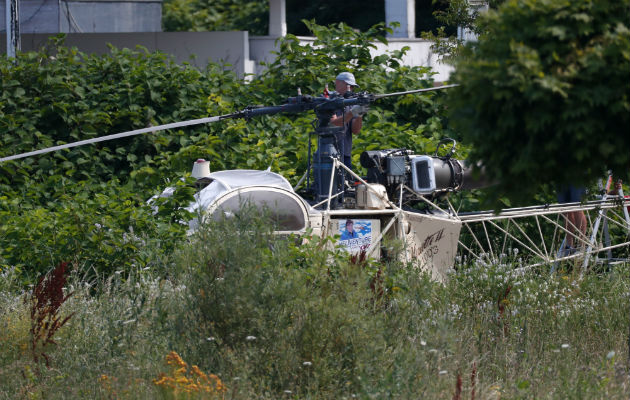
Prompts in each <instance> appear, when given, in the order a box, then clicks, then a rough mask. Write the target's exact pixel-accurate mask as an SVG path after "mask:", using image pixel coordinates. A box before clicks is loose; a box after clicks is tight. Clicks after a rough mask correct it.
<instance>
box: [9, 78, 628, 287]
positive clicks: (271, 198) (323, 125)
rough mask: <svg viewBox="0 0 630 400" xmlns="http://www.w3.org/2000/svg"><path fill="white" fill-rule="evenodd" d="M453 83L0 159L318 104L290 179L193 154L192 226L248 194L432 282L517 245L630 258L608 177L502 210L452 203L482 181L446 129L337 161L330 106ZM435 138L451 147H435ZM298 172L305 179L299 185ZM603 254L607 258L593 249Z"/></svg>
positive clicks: (534, 255)
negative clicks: (577, 214)
mask: <svg viewBox="0 0 630 400" xmlns="http://www.w3.org/2000/svg"><path fill="white" fill-rule="evenodd" d="M454 86H456V85H444V86H438V87H433V88H424V89H417V90H410V91H405V92H396V93H387V94H371V93H369V92H365V91H364V92H357V93H354V92H349V93H346V94H345V95H343V96H342V95H339V94H337V93H334V92H333V93H331V94H329V95H321V96H310V95H302V94H301V92H300V91H299V90H298V94H297V96H295V97H289V98H288V99H287V100H286V102H285V103H283V104H280V105H271V106H249V107H246V108H245V109H243V110H240V111H236V112H233V113H230V114H225V115H220V116H211V117H207V118H201V119H195V120H188V121H181V122H176V123H170V124H165V125H159V126H152V127H148V128H142V129H137V130H132V131H127V132H122V133H118V134H113V135H107V136H102V137H96V138H92V139H88V140H83V141H78V142H73V143H68V144H63V145H59V146H53V147H49V148H46V149H40V150H34V151H31V152H27V153H22V154H18V155H14V156H9V157H4V158H0V162H5V161H9V160H15V159H20V158H25V157H31V156H35V155H40V154H45V153H48V152H52V151H57V150H61V149H66V148H71V147H77V146H82V145H87V144H92V143H98V142H103V141H109V140H115V139H119V138H123V137H128V136H134V135H140V134H144V133H149V132H155V131H160V130H165V129H171V128H178V127H185V126H191V125H198V124H207V123H216V122H220V121H223V120H226V119H233V118H242V119H245V120H249V119H252V118H256V117H258V116H262V115H274V114H278V113H303V112H308V111H313V112H314V113H315V123H314V130H313V132H311V133H310V135H314V136H315V137H316V142H317V146H316V150H315V151H314V152H313V151H312V148H311V140H310V135H309V141H308V145H309V146H308V162H307V169H306V171H305V172H304V175H303V176H302V178H301V179H300V180H299V182H298V183H297V185H295V186H292V185H291V184H290V183H289V181H288V180H287V179H286V178H284V177H283V176H282V175H281V174H279V173H276V172H272V171H270V170H265V171H259V170H245V169H236V170H225V171H216V172H210V168H209V162H208V161H206V160H203V159H199V160H196V161H194V162H193V171H192V177H193V178H195V179H196V183H195V186H196V187H197V189H198V191H197V193H196V194H195V196H194V197H195V199H194V201H193V202H192V203H191V204H189V206H188V207H187V210H188V211H191V212H193V214H195V215H197V217H196V218H194V219H193V220H190V221H186V222H187V223H188V226H189V230H190V232H193V231H194V230H195V229H197V228H198V226H199V224H202V223H204V222H205V221H208V220H211V219H219V218H224V217H226V216H227V217H229V216H231V215H234V214H236V213H238V212H239V210H240V209H241V208H242V207H243V205H244V204H249V205H251V206H253V207H255V208H257V209H259V210H260V211H263V210H264V211H265V212H267V213H269V214H270V217H271V219H272V221H273V222H274V223H275V232H276V233H277V234H281V235H289V234H291V235H297V236H306V234H307V233H308V234H309V235H312V236H316V237H338V238H339V240H337V241H336V246H339V247H341V248H342V249H343V250H345V251H347V252H349V253H351V254H362V255H364V256H366V257H373V258H376V259H380V258H385V257H389V256H390V254H388V253H389V247H388V246H387V243H390V242H391V241H400V242H401V243H402V244H403V251H402V253H401V254H400V255H399V256H398V257H400V258H401V259H402V261H404V262H406V263H408V265H410V266H412V267H413V268H416V269H417V270H418V271H419V272H425V273H427V274H429V275H430V277H431V278H432V279H434V280H436V281H445V280H446V279H447V278H448V274H449V273H450V271H452V270H453V268H454V266H455V264H456V260H457V259H458V258H459V259H460V260H461V259H471V260H473V261H474V262H477V263H491V262H497V261H500V260H502V259H503V258H505V255H506V254H514V255H515V254H516V253H517V251H521V256H520V257H519V258H520V261H519V265H520V267H519V269H521V270H524V269H528V268H532V267H536V266H541V265H551V266H552V268H556V267H557V265H558V263H560V262H564V261H571V262H573V263H576V264H578V263H579V264H580V265H581V271H585V270H586V269H587V267H588V265H589V263H590V262H595V263H601V262H605V263H607V264H611V263H615V262H626V261H627V258H623V257H621V258H620V257H615V256H613V250H617V249H623V248H628V247H629V246H630V241H629V239H628V234H625V235H623V234H618V233H616V234H613V235H611V228H612V229H616V230H617V231H619V230H621V231H623V230H625V231H626V232H628V233H630V218H629V216H628V206H630V198H628V197H625V196H624V195H623V192H622V191H621V189H619V190H618V192H617V193H616V194H610V186H611V182H612V181H611V180H612V177H609V180H608V182H607V185H606V188H605V189H604V188H603V187H602V191H601V193H600V196H599V198H598V199H597V200H594V201H590V202H586V203H568V204H551V205H550V204H545V205H539V206H532V207H521V208H511V209H504V210H502V211H501V212H499V213H497V212H494V211H482V212H460V211H459V210H456V209H455V208H454V207H453V205H452V204H451V202H450V201H449V199H448V196H449V194H451V193H457V192H459V191H462V190H469V189H475V188H480V187H484V186H486V185H488V184H489V183H488V182H486V181H484V180H483V179H479V178H478V177H476V176H475V175H473V174H472V170H473V166H471V165H469V164H468V163H466V162H465V161H462V160H458V159H457V158H455V157H454V156H455V152H456V142H455V140H453V139H448V138H447V139H443V140H442V141H440V142H439V143H438V145H437V147H436V150H435V152H434V154H431V155H428V154H415V152H414V151H413V150H411V149H382V150H370V151H364V152H362V153H361V156H360V163H361V166H362V167H364V168H365V169H366V170H367V175H366V176H363V177H362V176H359V175H358V174H357V173H355V172H354V171H353V170H351V169H350V168H348V167H347V166H346V165H345V164H344V163H343V162H342V161H341V157H340V154H339V149H338V147H337V143H336V135H337V134H339V133H340V131H341V130H343V127H337V126H333V125H331V124H330V120H331V118H332V116H333V114H334V113H335V111H336V110H342V109H345V108H346V107H352V106H357V105H360V106H368V105H371V104H372V103H374V102H376V101H378V100H379V99H381V98H385V97H391V96H402V95H408V94H414V93H421V92H428V91H434V90H444V89H448V88H451V87H454ZM449 144H450V148H448V149H446V147H447V146H448V145H449ZM442 146H444V149H443V150H446V153H447V154H446V155H442V156H440V155H439V153H440V149H442ZM304 181H306V185H305V187H304V188H302V187H301V185H302V184H303V183H304ZM173 191H174V189H173V188H167V189H165V190H164V191H163V192H162V194H161V195H159V196H160V197H168V196H170V195H172V194H173ZM149 201H151V200H149ZM619 209H621V210H622V212H619ZM574 211H582V212H586V213H588V215H589V222H590V224H589V230H588V232H586V233H582V232H578V231H577V230H574V229H569V227H568V226H567V223H565V220H566V219H567V217H566V215H567V213H569V212H574ZM528 221H529V222H528ZM525 225H527V226H529V228H526V227H525ZM532 227H533V228H532ZM576 232H578V233H576ZM571 236H572V237H573V241H574V242H577V243H580V244H582V247H581V248H582V249H583V250H582V251H581V252H575V253H572V254H567V253H566V252H564V251H563V249H564V247H565V246H564V245H565V243H566V241H567V240H568V238H569V237H571ZM331 245H332V244H331ZM525 254H527V255H525ZM601 254H604V257H601V258H600V255H601Z"/></svg>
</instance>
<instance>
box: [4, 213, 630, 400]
mask: <svg viewBox="0 0 630 400" xmlns="http://www.w3.org/2000/svg"><path fill="white" fill-rule="evenodd" d="M255 224H258V226H251V222H247V224H246V223H245V222H244V221H231V222H223V223H221V224H219V225H220V226H214V227H213V229H208V230H203V231H200V232H199V233H198V234H197V235H195V236H194V237H191V238H190V241H189V242H188V243H186V244H185V245H182V247H181V249H180V250H179V251H178V252H177V254H176V255H175V256H173V257H172V258H169V259H168V260H155V261H154V262H153V263H152V264H150V265H149V266H146V267H144V268H142V269H140V268H138V269H137V270H134V271H118V272H117V273H115V274H113V275H112V276H106V277H100V278H89V279H88V278H86V277H87V276H90V275H88V274H87V272H86V271H87V268H85V266H74V267H73V268H71V272H70V275H69V276H68V281H67V282H66V284H65V285H64V286H65V289H64V291H63V295H64V296H65V295H68V294H70V293H72V295H71V296H70V297H68V298H67V299H66V300H65V301H61V300H59V297H57V300H59V301H58V302H57V306H58V308H56V309H55V310H56V314H55V316H56V317H58V321H59V322H61V321H62V320H63V319H64V318H65V317H66V316H70V319H68V321H67V323H66V324H65V325H63V326H61V327H59V328H58V329H56V330H54V331H53V332H52V334H51V336H50V338H51V339H52V340H54V343H48V344H46V343H44V342H45V340H44V338H45V336H46V335H45V334H46V332H50V331H51V328H50V327H51V325H48V327H46V326H43V322H42V321H44V320H42V321H40V323H39V325H38V323H37V318H38V315H42V318H43V316H44V315H46V312H48V313H49V314H50V313H51V309H48V311H45V307H44V306H41V307H39V308H37V307H35V309H36V311H37V312H35V314H33V309H34V307H33V292H34V291H35V290H34V288H33V287H30V288H24V287H22V286H21V285H20V283H19V280H18V277H17V276H14V274H13V271H12V270H5V271H3V272H2V276H1V277H0V398H7V399H13V398H27V399H44V398H46V399H48V398H53V399H55V398H69V399H72V398H77V399H78V398H81V399H83V398H104V399H110V398H128V399H137V398H140V399H142V398H169V399H170V398H178V399H179V398H184V399H187V398H193V399H196V398H210V399H212V398H226V399H232V398H234V399H250V398H268V399H278V398H287V399H298V398H299V399H330V398H335V399H337V398H339V399H341V398H348V399H351V398H360V399H370V398H374V399H381V398H445V399H446V398H448V399H471V398H475V399H499V398H558V399H566V398H588V399H591V398H606V399H609V398H613V399H614V398H619V399H622V398H623V399H626V398H628V397H629V396H630V386H629V379H628V342H627V340H628V327H629V324H630V319H629V314H630V307H629V303H628V299H629V294H630V280H629V274H630V269H629V267H628V266H627V265H625V266H616V267H614V268H613V269H612V270H611V271H608V272H605V273H598V274H595V273H589V274H586V275H585V276H584V277H582V278H579V276H578V275H577V274H574V273H571V272H562V273H559V274H554V275H550V274H549V273H547V272H545V271H542V270H541V271H532V272H530V273H528V274H526V275H517V274H514V273H513V272H512V271H513V270H514V267H516V266H518V263H517V262H516V261H512V260H511V259H510V257H509V256H506V257H505V260H506V261H505V263H502V264H496V265H491V266H486V265H459V266H458V267H457V271H456V272H453V274H452V275H451V278H450V280H449V281H448V283H446V284H444V285H442V284H438V283H434V282H431V281H430V280H429V279H427V277H426V276H423V275H421V274H418V273H417V272H416V271H414V270H413V269H412V268H409V267H407V266H405V265H401V264H400V263H397V262H390V263H386V264H376V263H374V262H356V261H355V262H351V261H349V260H348V257H347V256H346V255H344V254H343V253H341V252H325V251H322V250H321V245H322V244H323V243H321V242H318V241H313V242H312V243H310V244H308V245H302V246H297V245H296V244H295V242H294V241H291V240H277V239H273V238H272V237H271V236H270V235H269V232H267V230H266V229H265V224H264V223H262V222H255ZM243 232H245V233H243ZM254 232H255V233H254ZM57 289H58V290H60V288H57ZM59 293H61V292H59V291H58V292H57V296H59ZM62 300H63V299H62ZM50 304H52V303H44V305H47V306H50ZM42 310H44V311H42ZM42 312H43V313H44V314H42ZM38 313H39V314H38ZM38 326H39V327H40V328H41V329H42V330H41V331H37V330H34V329H35V328H37V327H38ZM34 327H35V328H34ZM34 332H35V333H34ZM36 332H44V333H43V334H37V333H36ZM34 338H35V339H37V338H39V339H38V340H34ZM42 353H43V354H44V355H42ZM46 364H48V365H46Z"/></svg>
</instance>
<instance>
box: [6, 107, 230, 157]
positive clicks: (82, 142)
mask: <svg viewBox="0 0 630 400" xmlns="http://www.w3.org/2000/svg"><path fill="white" fill-rule="evenodd" d="M234 116H235V114H226V115H220V116H217V117H207V118H199V119H191V120H188V121H181V122H173V123H170V124H164V125H158V126H150V127H148V128H141V129H135V130H132V131H127V132H121V133H115V134H113V135H107V136H100V137H96V138H92V139H86V140H80V141H78V142H73V143H66V144H62V145H59V146H52V147H47V148H45V149H40V150H34V151H29V152H27V153H22V154H16V155H12V156H8V157H2V158H0V162H5V161H11V160H18V159H20V158H26V157H31V156H36V155H39V154H46V153H51V152H53V151H57V150H62V149H69V148H72V147H78V146H83V145H86V144H92V143H99V142H106V141H108V140H114V139H120V138H124V137H129V136H136V135H141V134H143V133H149V132H157V131H161V130H165V129H173V128H179V127H183V126H191V125H200V124H207V123H211V122H218V121H221V120H223V119H226V118H233V117H234Z"/></svg>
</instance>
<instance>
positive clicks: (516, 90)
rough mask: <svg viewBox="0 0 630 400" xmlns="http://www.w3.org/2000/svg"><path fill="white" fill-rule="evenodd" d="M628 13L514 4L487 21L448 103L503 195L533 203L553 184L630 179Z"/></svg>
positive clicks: (606, 6)
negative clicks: (607, 174) (610, 174)
mask: <svg viewBox="0 0 630 400" xmlns="http://www.w3.org/2000/svg"><path fill="white" fill-rule="evenodd" d="M629 6H630V2H629V1H627V0H624V1H597V2H592V1H585V0H584V1H564V0H511V1H507V2H506V3H504V4H503V5H502V6H500V7H499V8H498V9H497V10H496V11H493V10H491V11H489V12H488V13H487V14H486V15H484V16H482V17H481V19H480V23H481V25H480V27H481V31H482V32H483V33H482V34H481V36H480V37H479V41H478V42H476V43H473V44H470V45H469V47H468V48H467V50H466V52H465V53H464V56H463V57H461V58H460V59H459V60H458V61H457V63H456V71H455V73H454V74H453V75H452V80H453V82H456V83H459V84H460V85H461V86H459V87H458V88H456V89H455V90H453V91H452V92H450V93H449V100H448V103H449V109H450V111H451V117H452V119H451V121H452V122H453V124H454V127H455V129H457V130H458V131H460V132H461V134H462V137H463V138H464V140H465V141H466V142H467V143H469V144H470V145H472V151H471V154H470V156H471V158H472V160H473V161H477V162H481V163H482V164H483V165H484V167H485V170H486V173H487V174H488V175H489V176H490V177H491V178H493V179H495V180H497V181H498V182H499V185H498V186H497V187H496V189H497V193H499V192H504V193H507V194H509V195H511V196H512V198H520V199H528V198H530V197H531V195H532V194H533V193H535V192H537V191H538V190H539V189H540V187H541V185H543V184H545V183H549V184H552V185H561V184H565V183H573V184H587V183H589V182H593V181H595V179H596V178H599V177H602V176H603V174H604V171H605V168H611V169H613V170H614V171H615V172H616V173H617V174H619V175H621V174H624V175H625V174H626V173H627V171H628V167H629V161H630V153H629V152H628V148H629V147H630V135H628V133H627V131H628V126H630V103H629V101H628V94H629V93H630V80H628V71H629V70H630V30H629V27H630V21H629V15H630V14H628V9H629Z"/></svg>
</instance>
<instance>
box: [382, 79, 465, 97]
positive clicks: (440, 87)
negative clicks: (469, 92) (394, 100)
mask: <svg viewBox="0 0 630 400" xmlns="http://www.w3.org/2000/svg"><path fill="white" fill-rule="evenodd" d="M456 86H459V85H458V84H455V83H454V84H452V85H444V86H436V87H431V88H424V89H416V90H408V91H406V92H396V93H387V94H375V95H374V99H375V100H376V99H382V98H383V97H391V96H402V95H405V94H413V93H420V92H432V91H434V90H442V89H448V88H452V87H456Z"/></svg>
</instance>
